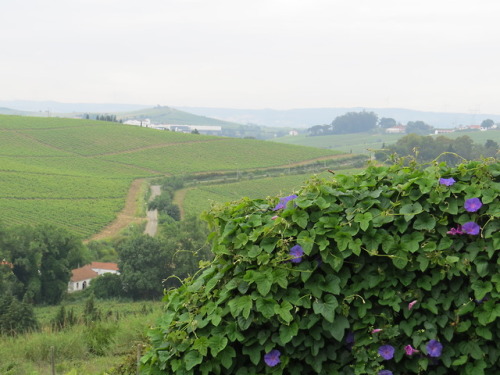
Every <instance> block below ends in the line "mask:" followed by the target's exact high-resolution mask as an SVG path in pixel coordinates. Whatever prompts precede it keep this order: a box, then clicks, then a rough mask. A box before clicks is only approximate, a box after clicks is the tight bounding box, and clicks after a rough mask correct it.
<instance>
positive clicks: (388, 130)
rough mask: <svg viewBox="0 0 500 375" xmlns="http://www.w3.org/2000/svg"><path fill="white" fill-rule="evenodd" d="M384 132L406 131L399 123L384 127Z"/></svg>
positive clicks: (401, 132) (396, 132) (400, 132)
mask: <svg viewBox="0 0 500 375" xmlns="http://www.w3.org/2000/svg"><path fill="white" fill-rule="evenodd" d="M385 132H386V133H389V134H403V133H405V132H406V126H404V125H401V124H399V125H396V126H393V127H392V128H387V129H385Z"/></svg>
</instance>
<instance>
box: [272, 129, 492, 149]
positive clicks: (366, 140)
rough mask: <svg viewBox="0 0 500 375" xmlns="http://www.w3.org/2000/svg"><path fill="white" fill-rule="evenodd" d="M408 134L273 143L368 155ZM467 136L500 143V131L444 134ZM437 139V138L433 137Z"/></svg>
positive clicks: (301, 138)
mask: <svg viewBox="0 0 500 375" xmlns="http://www.w3.org/2000/svg"><path fill="white" fill-rule="evenodd" d="M405 135H406V134H378V133H376V134H372V133H354V134H336V135H324V136H314V137H311V136H307V135H298V136H294V137H292V136H286V137H282V138H275V139H273V140H272V141H273V142H278V143H286V144H290V145H301V146H310V147H318V148H325V149H333V150H337V151H341V152H343V153H350V152H352V153H355V154H367V153H369V152H370V151H369V150H377V149H381V148H383V147H384V145H385V146H387V145H390V144H391V143H395V142H396V141H397V140H398V139H399V138H401V137H404V136H405ZM464 135H467V136H468V137H470V138H471V139H472V140H473V141H474V142H476V143H480V144H484V143H485V142H486V140H488V139H491V140H493V141H496V142H499V143H500V130H490V131H486V132H481V131H469V132H454V133H449V134H444V136H445V137H447V138H458V137H461V136H464ZM433 137H437V136H433Z"/></svg>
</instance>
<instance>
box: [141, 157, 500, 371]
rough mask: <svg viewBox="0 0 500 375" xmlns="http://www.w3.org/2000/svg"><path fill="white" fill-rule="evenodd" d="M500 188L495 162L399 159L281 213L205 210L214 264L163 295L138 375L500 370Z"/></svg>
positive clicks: (302, 197)
mask: <svg viewBox="0 0 500 375" xmlns="http://www.w3.org/2000/svg"><path fill="white" fill-rule="evenodd" d="M441 178H446V179H449V178H453V179H454V180H455V183H451V182H450V181H451V180H448V181H449V182H450V183H449V184H448V185H446V184H443V181H440V179H441ZM499 192H500V168H499V165H498V163H495V162H493V161H490V162H472V163H468V164H462V165H459V166H457V167H456V168H449V167H447V166H446V165H445V164H444V163H440V164H435V165H432V166H431V167H428V168H426V169H422V168H419V166H417V165H415V164H411V165H410V166H406V165H405V164H404V163H401V164H398V165H395V166H391V167H377V166H370V167H369V168H368V169H367V170H366V171H365V172H363V173H361V174H359V175H355V176H342V175H338V176H335V177H334V178H333V179H331V180H324V179H323V180H320V179H313V180H311V181H310V182H309V184H308V185H307V186H305V187H304V188H302V189H301V190H300V191H299V192H298V197H297V198H295V199H293V200H292V201H290V202H288V203H287V204H286V207H285V208H284V209H280V210H277V211H275V210H273V207H275V205H276V204H277V203H278V202H277V200H275V199H271V200H250V199H243V200H240V201H238V202H236V203H234V204H232V205H226V206H224V207H220V208H219V209H218V211H214V212H212V213H211V214H210V215H208V216H207V218H208V220H209V222H210V224H211V225H212V226H213V228H214V230H215V231H214V233H213V234H212V235H211V238H212V240H213V252H214V254H215V259H214V260H213V262H212V263H211V265H210V266H208V267H207V268H206V269H205V270H204V271H203V272H202V273H201V274H200V275H199V276H198V277H197V278H195V279H193V280H192V281H191V282H188V283H186V284H184V285H183V286H181V287H180V288H178V289H176V290H172V291H170V292H169V293H168V294H167V295H166V296H165V302H166V312H165V314H164V316H163V318H162V319H161V320H160V321H159V324H158V326H157V327H156V328H154V329H152V330H151V331H150V337H151V342H152V344H151V348H150V350H149V351H148V352H147V353H146V354H145V356H144V357H143V358H142V363H143V368H142V370H143V373H144V374H160V373H162V374H163V373H165V374H178V375H185V374H213V373H217V374H240V375H241V374H255V373H259V374H263V373H273V374H285V373H286V374H303V373H320V374H376V373H378V371H380V370H382V369H387V370H391V371H392V372H393V373H394V374H403V373H405V374H424V373H425V374H431V375H437V374H449V373H453V374H460V375H468V374H471V375H472V374H474V375H475V374H495V373H498V372H500V366H499V363H500V361H499V357H500V344H499V342H500V336H499V332H500V329H499V328H500V309H499V308H498V306H499V305H498V297H499V295H500V278H499V277H498V274H499V271H500V258H499V256H498V249H499V248H500V231H499V229H500V222H499V217H500V206H499V202H498V195H499ZM471 198H479V199H480V201H481V202H482V206H481V207H480V208H479V209H477V210H475V209H472V210H471V209H469V210H468V209H466V207H467V204H465V202H467V201H468V200H469V199H471ZM275 216H277V217H275ZM472 222H473V223H476V224H477V225H478V226H479V232H478V233H477V234H475V231H474V230H471V229H470V228H471V224H470V223H472ZM453 228H454V230H452V229H453ZM472 228H474V225H473V226H472ZM467 231H469V232H467ZM467 233H471V234H467ZM297 244H298V245H300V246H301V248H302V251H303V255H302V256H299V258H297V257H296V256H294V255H291V254H290V249H291V248H292V247H295V246H296V245H297ZM410 303H411V305H410ZM410 306H411V307H410ZM375 329H376V331H374V330H375ZM431 340H436V341H438V342H439V343H441V344H442V346H443V349H442V352H440V351H439V350H438V351H437V352H436V351H431V349H430V347H428V344H429V343H433V341H431ZM383 345H392V346H393V347H394V348H395V355H394V357H393V358H391V359H387V360H384V359H383V358H382V357H381V355H379V354H378V350H379V348H380V347H381V346H383ZM407 345H411V346H412V347H413V348H414V349H416V350H418V351H419V353H418V354H413V355H408V354H405V348H404V347H405V346H407ZM271 350H279V352H280V353H281V356H280V363H279V364H277V365H276V366H275V367H270V366H268V365H266V363H265V360H264V356H265V355H266V353H270V352H271ZM431 355H434V357H432V356H431Z"/></svg>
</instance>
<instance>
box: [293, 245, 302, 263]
mask: <svg viewBox="0 0 500 375" xmlns="http://www.w3.org/2000/svg"><path fill="white" fill-rule="evenodd" d="M290 255H291V256H292V259H291V260H290V262H292V263H300V262H302V256H303V255H304V250H302V246H300V245H295V246H294V247H292V248H291V249H290Z"/></svg>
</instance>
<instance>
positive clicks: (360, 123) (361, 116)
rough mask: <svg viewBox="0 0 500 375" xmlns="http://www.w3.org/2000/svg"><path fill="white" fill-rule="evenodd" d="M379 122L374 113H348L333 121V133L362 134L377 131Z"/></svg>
mask: <svg viewBox="0 0 500 375" xmlns="http://www.w3.org/2000/svg"><path fill="white" fill-rule="evenodd" d="M377 122H378V116H377V115H376V114H375V113H374V112H365V111H362V112H348V113H346V114H345V115H342V116H338V117H337V118H335V120H333V121H332V133H333V134H348V133H362V132H366V131H370V130H373V129H375V127H376V126H377Z"/></svg>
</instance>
